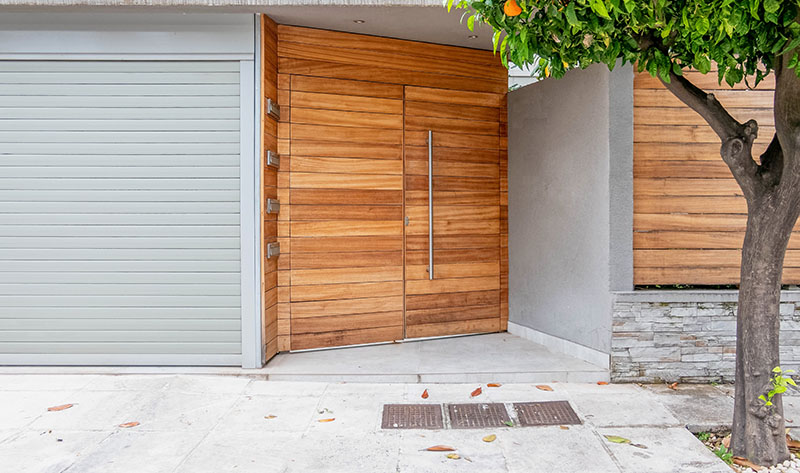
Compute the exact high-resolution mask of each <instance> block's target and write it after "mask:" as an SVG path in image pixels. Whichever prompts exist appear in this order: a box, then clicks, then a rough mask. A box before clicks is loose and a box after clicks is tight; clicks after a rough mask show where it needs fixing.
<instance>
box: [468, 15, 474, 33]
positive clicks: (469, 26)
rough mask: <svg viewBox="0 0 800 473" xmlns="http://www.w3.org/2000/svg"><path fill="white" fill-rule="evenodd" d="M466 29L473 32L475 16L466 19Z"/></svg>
mask: <svg viewBox="0 0 800 473" xmlns="http://www.w3.org/2000/svg"><path fill="white" fill-rule="evenodd" d="M467 28H469V30H470V31H475V15H472V16H470V17H469V18H467Z"/></svg>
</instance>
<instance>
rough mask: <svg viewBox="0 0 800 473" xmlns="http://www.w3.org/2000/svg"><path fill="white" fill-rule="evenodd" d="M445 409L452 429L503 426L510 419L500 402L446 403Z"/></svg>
mask: <svg viewBox="0 0 800 473" xmlns="http://www.w3.org/2000/svg"><path fill="white" fill-rule="evenodd" d="M447 410H448V412H449V413H450V425H451V426H452V427H453V428H454V429H480V428H483V427H503V426H505V425H506V422H509V421H510V420H511V419H510V418H509V417H508V412H506V406H505V405H504V404H501V403H488V404H481V403H472V404H448V405H447Z"/></svg>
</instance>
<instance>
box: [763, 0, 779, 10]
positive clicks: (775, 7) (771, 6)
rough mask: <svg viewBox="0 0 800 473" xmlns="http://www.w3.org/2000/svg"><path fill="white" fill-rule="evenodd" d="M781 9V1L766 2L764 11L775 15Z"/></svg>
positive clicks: (768, 0)
mask: <svg viewBox="0 0 800 473" xmlns="http://www.w3.org/2000/svg"><path fill="white" fill-rule="evenodd" d="M780 8H781V1H780V0H764V11H766V12H767V13H775V12H777V11H778V10H780Z"/></svg>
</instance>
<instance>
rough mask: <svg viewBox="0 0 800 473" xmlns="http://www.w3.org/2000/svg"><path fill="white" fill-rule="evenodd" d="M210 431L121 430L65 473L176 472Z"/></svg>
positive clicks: (81, 457)
mask: <svg viewBox="0 0 800 473" xmlns="http://www.w3.org/2000/svg"><path fill="white" fill-rule="evenodd" d="M206 435H207V432H175V431H173V432H146V431H141V430H133V429H129V430H119V431H116V432H113V433H112V434H111V435H109V436H108V437H107V438H105V439H104V440H103V441H102V442H101V443H100V444H99V445H97V446H96V447H95V448H94V449H91V450H89V451H87V452H85V453H84V454H83V455H81V456H80V458H79V459H78V460H77V461H76V462H75V463H74V464H73V465H72V466H71V467H70V468H69V469H67V470H66V471H64V473H131V472H135V473H164V472H172V471H174V470H175V469H176V468H177V467H178V466H179V465H180V464H181V463H182V462H183V461H184V459H185V458H186V457H187V456H188V455H189V454H190V453H191V452H192V451H193V450H194V449H195V447H197V445H198V444H199V443H200V442H201V441H202V440H203V438H204V437H205V436H206Z"/></svg>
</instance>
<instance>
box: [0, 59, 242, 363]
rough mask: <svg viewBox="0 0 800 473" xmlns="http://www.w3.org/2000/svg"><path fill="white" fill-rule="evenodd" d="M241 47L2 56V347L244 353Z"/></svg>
mask: <svg viewBox="0 0 800 473" xmlns="http://www.w3.org/2000/svg"><path fill="white" fill-rule="evenodd" d="M239 74H240V66H239V63H238V62H237V61H172V62H170V61H0V362H3V360H5V361H7V360H9V359H12V358H10V356H11V355H12V354H13V355H25V356H26V359H27V360H29V361H30V360H33V361H31V362H39V363H42V364H239V363H240V360H241V353H242V351H241V350H242V336H241V296H240V291H241V289H240V279H241V275H240V272H241V269H240V228H239V225H240V218H239V211H240V205H239V200H240V192H239V186H240V182H239V181H240V179H239V177H240V172H239V163H240V156H239V153H240V149H239V148H240V134H239V127H240V123H239V122H240V111H239V107H240V97H239V94H240V90H239V89H240V77H239Z"/></svg>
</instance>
